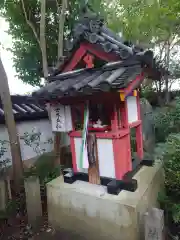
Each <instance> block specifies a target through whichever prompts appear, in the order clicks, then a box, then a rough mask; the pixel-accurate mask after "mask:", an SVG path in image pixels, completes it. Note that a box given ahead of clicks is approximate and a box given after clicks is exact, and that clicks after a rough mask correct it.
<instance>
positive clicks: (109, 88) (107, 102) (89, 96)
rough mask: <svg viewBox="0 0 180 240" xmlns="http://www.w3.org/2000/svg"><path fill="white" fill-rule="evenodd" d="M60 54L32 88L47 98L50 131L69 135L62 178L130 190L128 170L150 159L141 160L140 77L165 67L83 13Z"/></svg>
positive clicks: (116, 190) (132, 187) (154, 75)
mask: <svg viewBox="0 0 180 240" xmlns="http://www.w3.org/2000/svg"><path fill="white" fill-rule="evenodd" d="M65 55H66V57H64V59H63V60H64V61H63V62H62V63H61V64H60V66H59V68H58V69H56V70H55V71H54V72H53V74H51V76H50V77H49V81H50V83H49V84H48V85H47V86H45V87H44V88H42V89H40V90H39V91H38V92H36V93H34V96H36V97H38V99H40V100H43V101H45V102H46V103H50V105H51V120H52V128H53V131H54V132H67V133H68V134H69V136H70V144H71V152H72V165H73V169H72V170H70V169H68V170H65V171H64V181H65V182H67V183H73V182H74V181H76V180H83V181H89V182H91V183H95V184H102V185H106V186H107V190H108V192H109V193H111V194H118V193H119V191H120V190H121V189H126V190H130V191H135V190H136V188H137V182H136V181H135V180H134V179H132V177H133V174H134V172H135V171H137V169H139V167H140V166H142V165H144V164H145V165H149V166H152V164H153V161H146V160H143V136H142V120H141V114H140V90H139V88H140V85H141V83H142V81H143V80H144V79H145V78H151V79H157V80H158V79H160V78H161V76H162V74H164V72H165V71H166V70H165V69H164V68H163V67H162V66H161V65H160V64H158V63H157V62H156V60H155V59H154V58H153V52H152V51H150V50H148V51H143V50H142V49H140V48H137V47H135V46H132V45H131V46H130V44H128V43H127V42H124V41H123V40H122V39H121V38H120V37H119V36H118V35H116V34H114V33H113V32H112V31H111V30H109V29H107V28H106V27H105V26H104V22H103V20H102V19H100V18H99V17H98V16H97V15H95V14H89V13H88V14H87V13H86V14H85V15H84V16H83V17H82V18H81V19H80V20H79V22H78V23H77V24H76V25H75V28H74V31H73V33H72V38H71V40H70V41H68V44H67V47H66V51H65ZM131 129H135V133H136V134H135V135H136V148H137V156H138V160H136V162H133V160H132V156H131V141H130V131H131ZM134 161H135V160H134Z"/></svg>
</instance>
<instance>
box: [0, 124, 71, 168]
mask: <svg viewBox="0 0 180 240" xmlns="http://www.w3.org/2000/svg"><path fill="white" fill-rule="evenodd" d="M16 126H17V132H18V135H19V136H20V137H21V136H23V135H24V133H25V132H28V133H29V134H31V133H32V130H33V129H34V130H35V132H40V133H41V137H40V141H39V144H40V147H39V149H45V152H50V151H52V150H53V143H48V144H47V143H45V142H47V140H48V139H52V140H53V139H54V137H53V133H52V127H51V123H50V122H49V120H48V119H41V120H37V121H24V122H20V123H17V125H16ZM0 140H7V141H9V137H8V132H7V129H6V127H5V125H2V124H1V125H0ZM62 144H63V145H69V137H68V136H67V134H64V135H63V141H62ZM0 146H1V144H0ZM5 147H7V152H6V153H5V154H4V156H2V157H1V158H0V161H1V160H5V159H6V158H8V159H10V160H11V152H10V145H9V144H6V145H5ZM20 147H21V155H22V159H23V160H28V159H31V158H33V157H36V156H37V152H36V151H35V150H34V148H35V145H34V144H32V147H30V146H27V145H26V144H25V143H24V140H23V139H20ZM10 164H11V163H10Z"/></svg>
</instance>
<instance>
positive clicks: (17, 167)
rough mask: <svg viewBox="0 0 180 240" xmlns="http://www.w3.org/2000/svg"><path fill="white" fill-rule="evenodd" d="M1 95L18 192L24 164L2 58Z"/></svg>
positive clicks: (0, 68)
mask: <svg viewBox="0 0 180 240" xmlns="http://www.w3.org/2000/svg"><path fill="white" fill-rule="evenodd" d="M0 76H1V77H0V96H1V101H2V105H3V110H4V115H5V121H6V127H7V130H8V135H9V141H10V149H11V156H12V166H13V180H14V183H15V188H16V190H17V192H18V191H19V190H20V180H21V178H22V176H23V165H22V159H21V150H20V143H19V137H18V134H17V130H16V124H15V121H14V115H13V111H12V103H11V96H10V92H9V86H8V79H7V76H6V72H5V69H4V67H3V63H2V61H1V58H0Z"/></svg>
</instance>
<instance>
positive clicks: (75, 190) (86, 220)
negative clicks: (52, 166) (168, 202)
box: [47, 163, 164, 240]
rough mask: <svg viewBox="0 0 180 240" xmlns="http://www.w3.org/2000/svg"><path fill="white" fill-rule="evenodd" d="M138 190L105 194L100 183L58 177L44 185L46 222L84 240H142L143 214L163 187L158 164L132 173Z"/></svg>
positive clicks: (160, 167)
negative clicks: (46, 207)
mask: <svg viewBox="0 0 180 240" xmlns="http://www.w3.org/2000/svg"><path fill="white" fill-rule="evenodd" d="M134 179H137V181H138V189H137V190H136V191H135V192H127V191H122V192H120V193H119V195H118V196H115V195H110V194H107V190H106V188H105V187H103V186H98V185H93V184H90V183H87V182H81V181H76V182H75V183H73V184H72V185H71V184H67V183H64V182H63V177H58V178H57V179H55V180H53V181H52V182H50V183H48V184H47V197H48V218H49V223H50V224H52V225H53V227H55V228H56V229H64V230H67V231H69V232H75V233H77V234H79V235H80V236H83V237H85V238H86V239H89V240H92V239H97V240H99V239H103V240H106V239H107V240H109V239H114V240H140V239H141V238H142V239H144V232H143V229H144V214H145V212H147V210H148V209H149V208H151V207H157V206H158V204H157V196H158V192H159V191H160V190H161V189H162V187H163V182H164V176H163V170H162V165H161V164H160V163H155V165H154V167H142V168H141V169H140V170H139V171H138V173H137V174H136V175H135V177H134Z"/></svg>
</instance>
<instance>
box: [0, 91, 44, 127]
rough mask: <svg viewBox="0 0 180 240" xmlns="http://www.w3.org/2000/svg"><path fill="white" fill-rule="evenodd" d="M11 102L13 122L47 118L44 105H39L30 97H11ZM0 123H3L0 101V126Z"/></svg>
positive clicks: (0, 103)
mask: <svg viewBox="0 0 180 240" xmlns="http://www.w3.org/2000/svg"><path fill="white" fill-rule="evenodd" d="M11 101H12V108H13V113H14V118H15V121H25V120H37V119H41V118H47V117H48V114H47V111H46V109H45V105H39V103H37V101H35V99H34V98H32V97H31V96H19V95H12V96H11ZM2 123H5V118H4V110H3V106H2V102H1V101H0V124H2Z"/></svg>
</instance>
